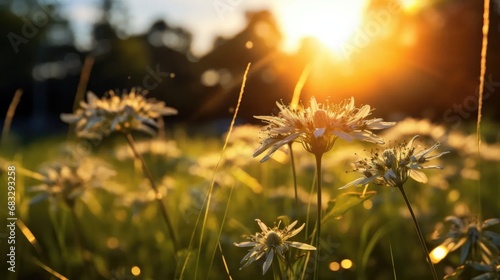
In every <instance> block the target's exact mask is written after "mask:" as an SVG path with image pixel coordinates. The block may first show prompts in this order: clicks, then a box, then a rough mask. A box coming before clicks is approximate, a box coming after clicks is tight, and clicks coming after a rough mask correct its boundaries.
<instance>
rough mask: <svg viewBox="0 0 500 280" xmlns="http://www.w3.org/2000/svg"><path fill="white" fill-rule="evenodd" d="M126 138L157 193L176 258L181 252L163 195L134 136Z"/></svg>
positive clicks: (127, 135) (157, 199) (130, 135)
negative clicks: (138, 149) (138, 148)
mask: <svg viewBox="0 0 500 280" xmlns="http://www.w3.org/2000/svg"><path fill="white" fill-rule="evenodd" d="M125 136H126V138H127V141H128V143H129V145H130V148H132V151H133V152H134V155H135V157H136V158H137V159H138V160H140V161H141V164H142V171H143V173H144V176H146V178H147V179H148V180H149V182H150V184H151V188H152V189H153V191H154V192H155V198H156V201H157V202H158V206H159V207H160V211H161V214H162V215H163V219H164V220H165V223H166V224H167V228H168V232H169V234H170V238H172V243H173V246H174V252H175V256H177V253H178V252H179V247H178V245H177V239H176V238H175V232H174V227H173V226H172V222H171V221H170V217H169V216H168V212H167V208H166V207H165V204H163V200H162V195H161V193H160V191H159V190H158V187H157V186H156V183H155V181H154V180H153V176H152V175H151V171H149V168H148V166H147V165H146V161H144V158H143V157H142V155H141V154H140V153H139V152H138V151H137V149H136V147H135V142H134V138H133V137H132V134H130V133H127V134H126V135H125Z"/></svg>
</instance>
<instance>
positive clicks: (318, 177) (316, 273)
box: [314, 153, 323, 279]
mask: <svg viewBox="0 0 500 280" xmlns="http://www.w3.org/2000/svg"><path fill="white" fill-rule="evenodd" d="M314 156H315V158H316V183H317V193H318V199H317V203H318V208H317V209H318V210H317V211H318V218H317V220H316V258H315V263H314V279H318V277H319V269H320V265H319V256H320V252H321V248H320V247H321V240H320V237H321V203H322V202H321V181H322V179H321V178H322V177H321V159H322V158H323V153H316V154H315V155H314Z"/></svg>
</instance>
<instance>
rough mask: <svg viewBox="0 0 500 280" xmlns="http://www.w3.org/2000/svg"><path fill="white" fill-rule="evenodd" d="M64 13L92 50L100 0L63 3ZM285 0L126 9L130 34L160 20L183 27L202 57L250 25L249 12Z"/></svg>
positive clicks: (193, 1) (168, 0)
mask: <svg viewBox="0 0 500 280" xmlns="http://www.w3.org/2000/svg"><path fill="white" fill-rule="evenodd" d="M59 2H60V3H61V4H62V7H63V8H62V11H61V14H62V15H63V16H65V17H67V18H68V19H70V21H71V23H72V27H73V28H74V30H75V31H76V32H75V33H76V34H77V38H76V40H77V45H78V46H79V47H80V48H88V47H89V44H90V32H91V26H92V24H93V23H94V22H96V21H98V20H99V19H100V18H101V16H102V12H101V10H100V5H101V1H99V0H59ZM280 2H283V0H271V1H270V0H252V1H244V0H140V1H138V0H123V3H124V5H125V6H126V11H128V15H126V23H127V27H126V30H127V33H128V34H129V35H134V34H139V33H142V32H144V31H146V30H148V29H149V27H150V26H151V24H152V23H153V22H155V21H156V20H158V19H165V20H166V21H167V23H168V24H169V25H171V26H180V27H183V28H185V29H187V30H188V31H190V32H191V33H192V34H193V46H192V51H193V53H194V54H196V55H202V54H204V53H206V52H208V51H209V50H210V47H211V45H212V42H213V39H214V38H215V37H216V36H224V37H230V36H233V35H234V34H236V33H238V32H239V31H241V30H242V29H243V28H244V27H245V24H246V21H245V15H244V12H245V11H247V10H259V9H270V10H274V9H276V7H277V6H278V5H279V4H280Z"/></svg>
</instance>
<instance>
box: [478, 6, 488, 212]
mask: <svg viewBox="0 0 500 280" xmlns="http://www.w3.org/2000/svg"><path fill="white" fill-rule="evenodd" d="M489 26H490V0H484V8H483V28H482V31H483V40H482V42H481V62H480V64H481V72H480V74H479V96H478V103H477V125H476V138H477V140H476V141H477V169H478V170H479V172H481V118H482V111H483V94H484V76H485V75H486V55H487V52H488V32H489ZM477 185H478V186H477V207H478V210H477V211H476V213H478V219H479V220H481V208H482V207H481V176H479V178H478V180H477Z"/></svg>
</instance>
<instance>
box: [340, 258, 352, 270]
mask: <svg viewBox="0 0 500 280" xmlns="http://www.w3.org/2000/svg"><path fill="white" fill-rule="evenodd" d="M340 265H341V266H342V268H344V269H350V268H351V267H352V261H351V260H350V259H344V260H342V261H341V262H340Z"/></svg>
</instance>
